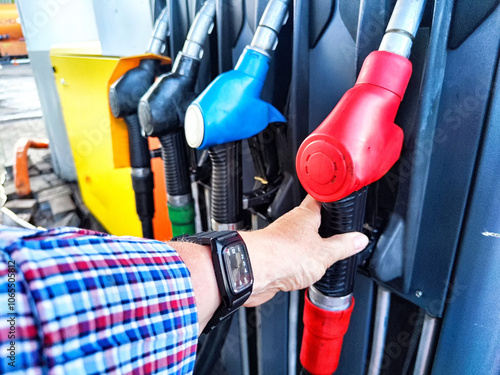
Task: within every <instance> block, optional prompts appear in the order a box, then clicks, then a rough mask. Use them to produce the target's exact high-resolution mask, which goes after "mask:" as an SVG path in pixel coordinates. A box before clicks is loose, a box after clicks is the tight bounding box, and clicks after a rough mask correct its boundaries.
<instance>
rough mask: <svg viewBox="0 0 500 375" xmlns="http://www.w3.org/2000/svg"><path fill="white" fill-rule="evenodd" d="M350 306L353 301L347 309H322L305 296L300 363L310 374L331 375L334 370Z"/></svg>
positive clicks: (351, 307)
mask: <svg viewBox="0 0 500 375" xmlns="http://www.w3.org/2000/svg"><path fill="white" fill-rule="evenodd" d="M353 307H354V299H353V300H352V303H351V306H349V308H347V309H346V310H341V311H328V310H323V309H321V308H319V307H317V306H315V305H314V304H313V303H312V302H311V301H310V300H309V297H308V296H307V293H306V298H305V304H304V318H303V320H304V335H303V337H302V348H301V350H300V363H301V364H302V366H303V367H304V368H305V369H306V370H307V372H308V373H309V374H311V375H330V374H332V373H334V372H335V370H336V369H337V366H338V364H339V358H340V352H341V350H342V341H343V339H344V335H345V333H346V332H347V328H348V327H349V320H350V319H351V313H352V309H353Z"/></svg>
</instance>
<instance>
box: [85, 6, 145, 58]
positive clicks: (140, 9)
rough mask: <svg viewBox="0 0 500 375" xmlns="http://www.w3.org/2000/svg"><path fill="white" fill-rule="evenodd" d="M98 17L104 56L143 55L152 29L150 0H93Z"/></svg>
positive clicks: (96, 16)
mask: <svg viewBox="0 0 500 375" xmlns="http://www.w3.org/2000/svg"><path fill="white" fill-rule="evenodd" d="M93 3H94V10H95V18H96V22H97V29H98V30H99V39H100V40H101V45H102V54H103V55H104V56H131V55H140V54H142V53H144V52H145V51H146V48H147V46H148V44H149V41H150V39H151V33H152V32H153V12H152V10H151V3H150V1H149V0H134V1H122V0H107V1H102V0H94V2H93Z"/></svg>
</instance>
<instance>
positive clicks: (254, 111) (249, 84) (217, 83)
mask: <svg viewBox="0 0 500 375" xmlns="http://www.w3.org/2000/svg"><path fill="white" fill-rule="evenodd" d="M269 63H270V58H269V56H268V55H267V54H264V53H262V52H260V51H258V50H256V49H253V48H251V47H247V48H246V49H245V51H243V53H242V55H241V56H240V59H239V60H238V63H237V64H236V66H235V68H234V69H233V70H231V71H229V72H226V73H223V74H221V75H220V76H218V77H217V78H216V79H215V80H214V81H213V82H212V83H211V84H210V85H209V86H208V87H207V88H206V89H205V90H204V91H203V92H202V93H201V94H200V95H199V96H198V98H197V99H196V100H195V101H193V102H192V103H191V105H190V106H189V107H188V109H187V112H186V118H185V125H184V126H185V133H186V140H187V143H188V144H189V146H190V147H192V148H199V149H207V148H209V147H213V146H216V145H220V144H225V143H228V142H232V141H239V140H242V139H246V138H250V137H252V136H254V135H256V134H258V133H260V132H261V131H262V130H264V129H265V128H266V127H267V125H268V124H270V123H272V122H285V121H286V120H285V117H284V116H283V115H282V114H281V113H280V112H279V111H278V110H277V109H276V108H274V107H273V106H272V105H271V104H269V103H267V102H265V101H263V100H262V99H260V94H261V92H262V87H263V86H264V81H265V79H266V76H267V72H268V70H269Z"/></svg>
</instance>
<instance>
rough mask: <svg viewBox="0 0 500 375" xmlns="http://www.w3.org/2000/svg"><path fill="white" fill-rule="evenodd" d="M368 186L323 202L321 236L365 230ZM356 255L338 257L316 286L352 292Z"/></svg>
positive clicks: (326, 292) (329, 293) (337, 293)
mask: <svg viewBox="0 0 500 375" xmlns="http://www.w3.org/2000/svg"><path fill="white" fill-rule="evenodd" d="M367 191H368V187H364V188H362V189H360V190H358V191H356V192H354V193H352V194H351V195H349V196H347V197H345V198H343V199H341V200H339V201H337V202H332V203H323V204H322V207H321V227H320V229H319V234H320V235H321V237H323V238H326V237H331V236H333V235H335V234H340V233H348V232H361V231H362V230H363V222H364V217H365V207H366V197H367ZM356 266H357V258H356V256H352V257H349V258H347V259H344V260H341V261H338V262H337V263H335V264H334V265H333V266H331V267H330V268H328V269H327V270H326V273H325V275H324V276H323V277H322V278H321V280H319V281H318V282H317V283H316V284H314V286H315V288H316V289H317V290H318V291H320V292H321V293H322V294H324V295H326V296H329V297H342V296H346V295H348V294H350V293H352V290H353V285H354V276H355V275H356Z"/></svg>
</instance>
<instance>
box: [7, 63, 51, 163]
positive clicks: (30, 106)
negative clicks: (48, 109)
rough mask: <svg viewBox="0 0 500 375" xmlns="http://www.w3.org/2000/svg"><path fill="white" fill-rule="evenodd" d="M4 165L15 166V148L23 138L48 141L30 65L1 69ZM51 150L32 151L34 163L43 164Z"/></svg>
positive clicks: (8, 66) (9, 66) (10, 66)
mask: <svg viewBox="0 0 500 375" xmlns="http://www.w3.org/2000/svg"><path fill="white" fill-rule="evenodd" d="M0 66H1V67H2V69H0V163H3V164H4V165H6V166H11V165H12V164H13V161H14V145H15V143H16V141H17V140H18V139H19V138H21V137H28V138H33V139H43V138H47V133H46V130H45V125H44V122H43V119H42V111H41V108H40V100H39V98H38V92H37V90H36V85H35V79H34V77H33V72H32V70H31V66H30V65H29V64H23V65H10V64H5V65H0ZM48 153H49V151H47V150H31V151H30V156H31V155H32V156H33V159H34V160H32V161H33V162H36V161H37V160H42V159H44V158H45V156H46V155H47V154H48Z"/></svg>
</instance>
